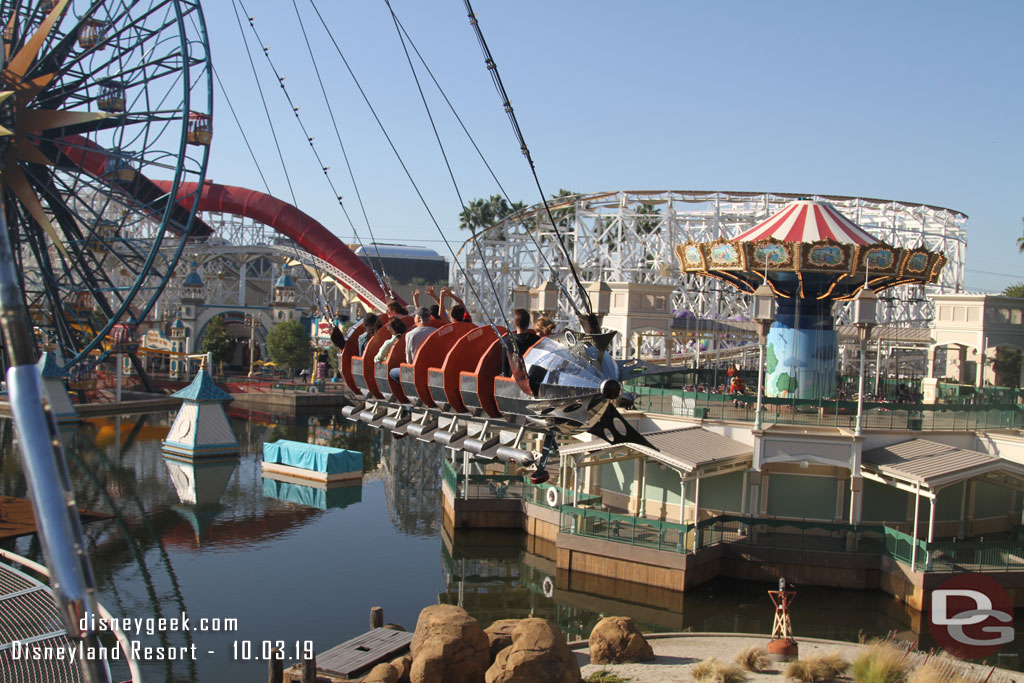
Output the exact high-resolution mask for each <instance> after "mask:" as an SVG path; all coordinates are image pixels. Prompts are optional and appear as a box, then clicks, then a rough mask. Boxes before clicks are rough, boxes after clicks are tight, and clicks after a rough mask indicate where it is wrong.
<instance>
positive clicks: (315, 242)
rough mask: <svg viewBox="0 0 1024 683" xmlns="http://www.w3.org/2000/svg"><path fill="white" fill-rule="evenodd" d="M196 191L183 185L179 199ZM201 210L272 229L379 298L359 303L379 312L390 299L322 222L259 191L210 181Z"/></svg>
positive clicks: (162, 183)
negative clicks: (241, 217)
mask: <svg viewBox="0 0 1024 683" xmlns="http://www.w3.org/2000/svg"><path fill="white" fill-rule="evenodd" d="M153 183H154V184H155V185H156V186H157V187H159V188H160V189H162V190H163V191H164V192H170V191H171V183H170V181H167V180H154V181H153ZM195 190H196V184H195V183H182V184H181V186H180V187H179V188H178V196H179V197H181V198H182V199H184V200H187V198H188V197H190V196H194V193H195ZM179 201H181V200H179ZM198 209H199V211H217V212H222V213H230V214H232V215H235V216H245V217H246V218H251V219H253V220H255V221H259V222H260V223H263V224H264V225H269V226H270V227H272V228H273V229H274V230H276V231H277V232H279V233H281V234H282V235H284V236H285V237H288V238H289V239H291V240H293V241H294V242H295V243H296V244H297V245H299V246H300V247H302V248H303V249H305V250H306V251H308V252H309V253H310V254H312V255H313V256H316V257H318V258H321V259H323V260H324V261H327V262H328V263H330V264H331V265H332V266H334V267H335V268H338V269H339V270H341V271H343V272H345V273H346V274H347V275H348V276H349V277H351V278H352V279H353V280H355V281H356V282H357V283H359V285H361V286H362V287H363V288H364V289H366V291H368V292H369V293H370V294H371V295H372V296H374V297H376V298H377V300H376V301H372V300H369V299H367V298H366V297H365V296H363V295H362V294H360V293H359V292H358V291H356V295H357V296H359V298H360V299H362V300H363V301H364V302H365V303H366V304H367V305H369V306H371V307H373V308H375V309H377V310H383V309H384V302H385V301H387V299H388V295H387V294H386V293H385V292H384V290H383V289H382V288H381V286H380V283H378V282H377V276H376V275H375V274H374V272H373V271H372V270H371V269H370V267H369V266H367V265H366V264H365V263H363V262H362V260H360V258H359V257H358V256H356V255H355V253H354V252H353V251H352V250H351V249H349V248H348V247H347V246H346V245H345V243H343V242H342V241H341V240H339V239H338V238H337V237H335V236H334V235H333V234H332V233H331V232H330V231H329V230H328V229H327V228H325V227H324V226H323V225H322V224H321V223H320V222H319V221H317V220H316V219H315V218H313V217H312V216H310V215H309V214H307V213H304V212H303V211H300V210H299V209H297V208H295V207H294V206H292V205H291V204H289V203H287V202H284V201H281V200H280V199H278V198H276V197H273V196H271V195H269V194H265V193H263V192H258V191H256V190H249V189H246V188H244V187H235V186H232V185H218V184H216V183H211V182H209V181H207V182H205V183H203V191H202V193H201V194H200V195H199V206H198ZM342 284H344V283H342Z"/></svg>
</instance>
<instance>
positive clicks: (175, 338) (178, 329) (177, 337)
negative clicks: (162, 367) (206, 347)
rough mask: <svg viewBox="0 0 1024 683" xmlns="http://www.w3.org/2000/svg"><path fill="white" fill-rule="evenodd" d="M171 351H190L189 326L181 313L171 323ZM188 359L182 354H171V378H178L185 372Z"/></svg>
mask: <svg viewBox="0 0 1024 683" xmlns="http://www.w3.org/2000/svg"><path fill="white" fill-rule="evenodd" d="M171 351H174V352H175V353H187V352H188V328H187V327H185V323H184V322H182V320H181V315H180V314H179V315H177V316H176V317H175V318H174V322H173V323H171ZM186 363H188V361H187V360H185V359H184V358H182V357H181V356H171V379H178V378H180V377H181V376H182V375H183V374H185V372H186V370H187V368H186V365H185V364H186Z"/></svg>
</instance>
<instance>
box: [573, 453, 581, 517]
mask: <svg viewBox="0 0 1024 683" xmlns="http://www.w3.org/2000/svg"><path fill="white" fill-rule="evenodd" d="M579 502H580V466H579V465H577V464H576V463H573V465H572V506H573V507H578V506H579Z"/></svg>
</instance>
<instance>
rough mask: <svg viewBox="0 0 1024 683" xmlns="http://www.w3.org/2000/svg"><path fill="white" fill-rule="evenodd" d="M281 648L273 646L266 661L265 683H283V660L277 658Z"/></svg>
mask: <svg viewBox="0 0 1024 683" xmlns="http://www.w3.org/2000/svg"><path fill="white" fill-rule="evenodd" d="M280 654H281V650H279V649H278V648H274V650H273V652H272V653H271V655H270V661H269V662H267V683H284V662H283V661H282V660H280V659H278V656H279V655H280Z"/></svg>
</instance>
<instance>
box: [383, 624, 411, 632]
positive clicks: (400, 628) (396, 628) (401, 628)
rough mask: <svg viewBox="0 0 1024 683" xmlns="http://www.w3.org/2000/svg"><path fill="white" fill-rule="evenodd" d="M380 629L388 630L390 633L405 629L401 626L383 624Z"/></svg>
mask: <svg viewBox="0 0 1024 683" xmlns="http://www.w3.org/2000/svg"><path fill="white" fill-rule="evenodd" d="M381 628H386V629H390V630H392V631H404V630H405V627H404V626H402V625H401V624H384V625H383V626H381Z"/></svg>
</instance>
